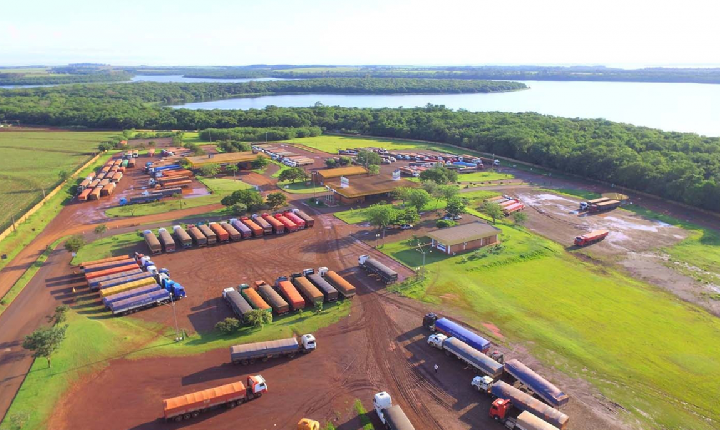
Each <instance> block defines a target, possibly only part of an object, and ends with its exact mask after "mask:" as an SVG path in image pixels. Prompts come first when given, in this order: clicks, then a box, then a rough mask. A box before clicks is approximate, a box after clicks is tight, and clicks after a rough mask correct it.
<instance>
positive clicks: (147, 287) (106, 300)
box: [102, 284, 162, 308]
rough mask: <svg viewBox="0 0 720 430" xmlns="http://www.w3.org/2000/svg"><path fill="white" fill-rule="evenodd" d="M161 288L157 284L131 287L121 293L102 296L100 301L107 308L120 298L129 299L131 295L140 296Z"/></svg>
mask: <svg viewBox="0 0 720 430" xmlns="http://www.w3.org/2000/svg"><path fill="white" fill-rule="evenodd" d="M161 289H162V287H161V286H160V285H158V284H150V285H145V286H144V287H138V288H133V289H132V290H128V291H123V292H122V293H117V294H113V295H111V296H107V297H103V299H102V301H103V304H104V305H105V307H108V308H109V307H110V304H111V303H115V302H119V301H121V300H125V299H129V298H132V297H137V296H142V295H144V294H147V293H152V292H154V291H158V290H161Z"/></svg>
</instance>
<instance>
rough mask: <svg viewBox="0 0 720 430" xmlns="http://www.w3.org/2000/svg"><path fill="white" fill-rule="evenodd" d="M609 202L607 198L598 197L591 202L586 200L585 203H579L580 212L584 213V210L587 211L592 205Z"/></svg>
mask: <svg viewBox="0 0 720 430" xmlns="http://www.w3.org/2000/svg"><path fill="white" fill-rule="evenodd" d="M609 200H610V199H609V198H607V197H600V198H599V199H593V200H588V201H586V202H581V203H580V211H586V210H588V208H589V207H590V206H592V205H596V204H598V203H603V202H607V201H609Z"/></svg>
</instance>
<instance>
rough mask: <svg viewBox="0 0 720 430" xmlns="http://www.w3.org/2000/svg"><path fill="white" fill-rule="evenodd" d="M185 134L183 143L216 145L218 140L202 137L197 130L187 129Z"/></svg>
mask: <svg viewBox="0 0 720 430" xmlns="http://www.w3.org/2000/svg"><path fill="white" fill-rule="evenodd" d="M184 133H185V134H184V135H183V143H194V144H196V145H215V144H217V142H210V141H208V140H202V139H200V133H199V132H197V131H186V132H184Z"/></svg>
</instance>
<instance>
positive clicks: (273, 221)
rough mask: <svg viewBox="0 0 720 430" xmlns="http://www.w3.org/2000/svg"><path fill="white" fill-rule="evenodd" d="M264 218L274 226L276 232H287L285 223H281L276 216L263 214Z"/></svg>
mask: <svg viewBox="0 0 720 430" xmlns="http://www.w3.org/2000/svg"><path fill="white" fill-rule="evenodd" d="M262 218H263V219H264V220H265V221H267V222H268V224H270V225H271V226H272V229H273V231H274V232H275V234H283V233H285V224H283V223H281V222H280V221H279V220H278V219H276V218H274V217H273V216H272V215H270V214H262Z"/></svg>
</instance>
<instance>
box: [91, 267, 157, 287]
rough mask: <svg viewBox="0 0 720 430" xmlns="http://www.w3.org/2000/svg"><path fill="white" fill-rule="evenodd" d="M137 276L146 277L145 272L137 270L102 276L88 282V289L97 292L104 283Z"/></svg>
mask: <svg viewBox="0 0 720 430" xmlns="http://www.w3.org/2000/svg"><path fill="white" fill-rule="evenodd" d="M138 275H147V274H146V273H145V272H143V271H142V270H140V269H139V268H137V269H133V270H128V271H127V272H120V273H113V274H112V275H107V276H102V277H100V278H93V279H91V280H89V281H88V287H90V289H91V290H97V289H98V288H100V286H101V285H103V284H105V283H109V282H112V281H114V280H116V279H123V278H127V277H130V276H138Z"/></svg>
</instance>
